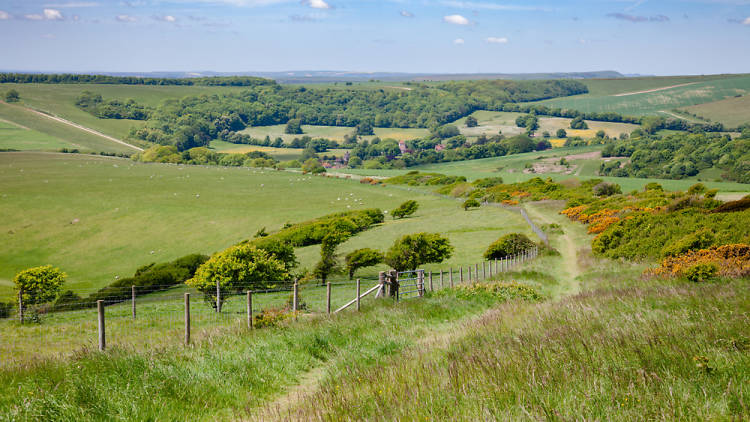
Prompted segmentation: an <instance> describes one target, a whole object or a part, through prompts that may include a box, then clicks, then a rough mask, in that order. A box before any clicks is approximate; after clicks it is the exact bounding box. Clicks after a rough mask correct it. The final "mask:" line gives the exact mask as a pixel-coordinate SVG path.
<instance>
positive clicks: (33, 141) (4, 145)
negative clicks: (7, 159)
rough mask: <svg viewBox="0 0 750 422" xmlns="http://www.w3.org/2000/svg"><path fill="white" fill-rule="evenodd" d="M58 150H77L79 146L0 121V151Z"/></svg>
mask: <svg viewBox="0 0 750 422" xmlns="http://www.w3.org/2000/svg"><path fill="white" fill-rule="evenodd" d="M60 148H79V146H78V145H73V144H71V143H69V142H65V141H63V140H61V139H58V138H54V137H52V136H49V135H46V134H44V133H42V132H38V131H36V130H33V129H29V128H27V127H25V126H20V125H18V124H15V123H11V122H9V121H7V120H0V149H14V150H19V151H21V150H26V151H28V150H31V151H33V150H56V149H60Z"/></svg>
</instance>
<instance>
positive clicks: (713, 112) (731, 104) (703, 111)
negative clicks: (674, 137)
mask: <svg viewBox="0 0 750 422" xmlns="http://www.w3.org/2000/svg"><path fill="white" fill-rule="evenodd" d="M680 110H685V111H688V112H690V113H692V114H695V115H698V116H700V117H702V118H705V119H709V120H711V121H712V122H721V123H724V124H725V125H726V126H729V127H737V126H739V125H742V124H745V123H750V95H742V96H740V97H732V98H727V99H725V100H719V101H713V102H710V103H705V104H698V105H694V106H690V107H683V108H681V109H680ZM686 118H691V119H693V117H692V116H687V117H686Z"/></svg>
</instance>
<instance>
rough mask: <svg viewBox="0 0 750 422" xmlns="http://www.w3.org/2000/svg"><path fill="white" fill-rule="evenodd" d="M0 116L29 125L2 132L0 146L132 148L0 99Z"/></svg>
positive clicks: (126, 150) (92, 149)
mask: <svg viewBox="0 0 750 422" xmlns="http://www.w3.org/2000/svg"><path fill="white" fill-rule="evenodd" d="M0 119H2V120H3V121H4V122H6V123H8V124H13V125H14V126H16V127H24V128H27V129H29V130H27V131H22V132H14V133H11V134H9V135H8V136H5V137H4V139H3V140H2V141H0V142H3V143H2V144H0V148H14V147H13V145H16V146H22V147H24V148H14V149H34V150H46V151H53V150H58V149H59V148H60V147H61V145H62V147H67V148H77V149H78V150H79V151H81V152H102V151H103V152H109V153H133V152H135V150H133V148H130V147H127V146H125V145H122V144H118V143H116V142H112V141H111V140H108V139H106V138H103V137H101V136H98V135H95V134H92V133H89V132H86V131H84V130H81V129H78V128H75V127H72V126H70V125H67V124H64V123H61V122H58V121H55V120H52V119H49V118H47V117H44V116H41V115H39V114H38V113H34V112H33V111H31V110H29V109H26V108H24V107H22V106H20V105H15V104H8V103H4V102H0ZM6 145H7V146H6Z"/></svg>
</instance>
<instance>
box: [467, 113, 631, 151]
mask: <svg viewBox="0 0 750 422" xmlns="http://www.w3.org/2000/svg"><path fill="white" fill-rule="evenodd" d="M471 115H472V116H474V118H475V119H477V123H478V126H476V127H471V128H470V127H466V117H464V118H461V119H458V120H456V121H455V122H453V123H452V124H454V125H456V126H457V127H458V129H459V130H460V131H461V134H462V135H464V136H466V137H467V138H476V137H478V136H480V135H486V136H488V137H489V136H493V135H497V134H498V133H499V132H502V134H503V135H505V136H506V137H507V136H513V135H518V134H521V133H525V131H526V130H525V129H524V128H520V127H518V126H516V118H517V117H518V116H521V115H523V113H509V112H503V111H484V110H481V111H475V112H474V113H472V114H471ZM467 117H468V116H467ZM571 120H572V119H568V118H562V117H546V116H539V129H538V130H537V131H536V133H537V136H541V134H542V133H544V132H549V133H550V135H551V136H552V137H553V138H554V136H555V132H557V130H558V129H565V131H566V132H567V135H568V136H569V137H570V136H580V137H582V138H584V139H588V138H593V137H594V136H595V135H596V132H598V131H600V130H603V131H604V132H605V133H606V134H607V136H609V137H611V138H614V137H619V136H620V134H622V133H627V134H628V135H629V134H630V133H631V132H633V131H634V130H636V129H637V128H638V127H639V126H638V125H632V124H628V123H610V122H596V121H591V120H586V123H587V124H588V126H589V129H585V130H580V129H571V128H570V121H571ZM550 142H552V139H551V140H550ZM564 142H565V140H563V141H562V143H564ZM558 143H559V142H558ZM553 146H558V145H554V144H553Z"/></svg>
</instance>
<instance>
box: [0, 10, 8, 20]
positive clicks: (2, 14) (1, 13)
mask: <svg viewBox="0 0 750 422" xmlns="http://www.w3.org/2000/svg"><path fill="white" fill-rule="evenodd" d="M7 19H10V15H9V14H8V12H5V11H2V10H0V21H4V20H7Z"/></svg>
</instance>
